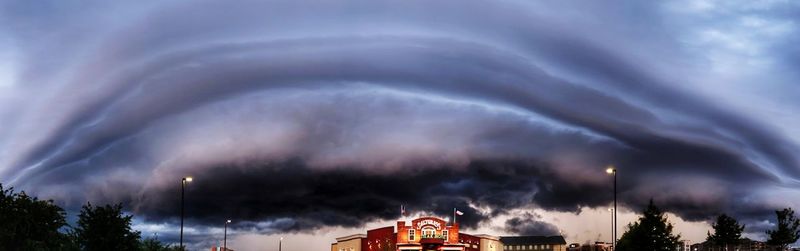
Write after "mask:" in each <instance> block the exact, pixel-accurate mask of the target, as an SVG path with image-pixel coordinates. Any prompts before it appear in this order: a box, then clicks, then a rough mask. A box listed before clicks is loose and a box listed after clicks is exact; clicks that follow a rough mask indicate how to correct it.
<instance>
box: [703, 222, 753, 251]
mask: <svg viewBox="0 0 800 251" xmlns="http://www.w3.org/2000/svg"><path fill="white" fill-rule="evenodd" d="M711 227H712V228H714V234H713V235H712V234H711V233H708V237H707V238H706V241H708V243H711V245H714V246H718V247H725V249H726V250H727V249H728V246H731V245H734V246H735V245H738V244H739V242H740V240H741V238H742V231H744V225H739V222H737V221H736V219H734V218H733V217H730V216H728V215H725V214H721V215H720V216H719V217H717V222H716V223H714V224H712V225H711Z"/></svg>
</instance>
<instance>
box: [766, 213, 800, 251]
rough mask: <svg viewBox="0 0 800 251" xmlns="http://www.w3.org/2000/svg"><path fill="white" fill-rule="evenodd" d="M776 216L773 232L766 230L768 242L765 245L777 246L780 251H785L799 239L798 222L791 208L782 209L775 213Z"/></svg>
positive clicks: (799, 225)
mask: <svg viewBox="0 0 800 251" xmlns="http://www.w3.org/2000/svg"><path fill="white" fill-rule="evenodd" d="M775 214H776V215H777V216H778V222H777V226H776V227H777V228H776V229H775V230H767V235H769V240H767V244H770V245H775V246H778V247H779V248H780V249H781V250H785V249H786V248H787V247H788V246H789V244H792V243H795V242H797V239H800V220H799V219H797V218H796V217H795V215H794V210H792V209H791V208H784V209H783V210H781V211H775Z"/></svg>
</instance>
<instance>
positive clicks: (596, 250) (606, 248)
mask: <svg viewBox="0 0 800 251" xmlns="http://www.w3.org/2000/svg"><path fill="white" fill-rule="evenodd" d="M612 250H614V248H613V245H612V244H611V243H605V242H602V241H598V242H595V243H591V244H590V243H586V244H583V245H580V244H578V243H572V244H570V245H569V246H568V247H567V251H612Z"/></svg>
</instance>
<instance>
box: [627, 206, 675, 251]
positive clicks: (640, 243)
mask: <svg viewBox="0 0 800 251" xmlns="http://www.w3.org/2000/svg"><path fill="white" fill-rule="evenodd" d="M679 239H680V235H672V223H669V222H668V221H667V217H666V216H664V212H662V211H661V210H659V209H658V208H657V207H656V206H655V204H653V200H652V199H651V200H650V204H649V205H647V208H646V209H645V210H644V212H642V216H641V217H639V220H638V221H636V222H634V223H633V224H628V231H626V232H625V233H624V234H622V237H621V238H620V239H619V241H618V242H617V249H616V250H617V251H641V250H649V251H671V250H674V249H675V246H677V245H678V240H679Z"/></svg>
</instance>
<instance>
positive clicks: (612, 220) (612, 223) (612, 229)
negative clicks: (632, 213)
mask: <svg viewBox="0 0 800 251" xmlns="http://www.w3.org/2000/svg"><path fill="white" fill-rule="evenodd" d="M614 211H615V210H614V209H613V208H609V209H608V212H610V213H611V245H614Z"/></svg>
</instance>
